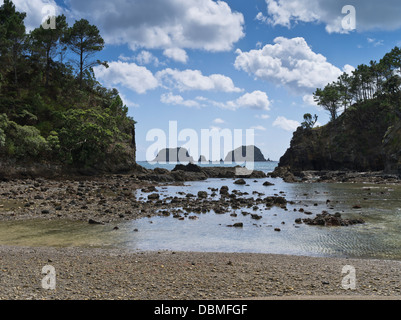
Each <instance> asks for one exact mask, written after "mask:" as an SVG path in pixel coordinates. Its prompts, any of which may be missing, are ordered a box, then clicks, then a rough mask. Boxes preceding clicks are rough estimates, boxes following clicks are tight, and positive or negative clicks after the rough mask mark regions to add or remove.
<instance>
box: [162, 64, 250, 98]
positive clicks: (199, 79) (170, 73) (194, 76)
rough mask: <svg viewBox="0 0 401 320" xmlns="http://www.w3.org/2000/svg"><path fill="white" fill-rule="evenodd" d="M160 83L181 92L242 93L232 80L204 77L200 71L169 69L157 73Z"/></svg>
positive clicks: (222, 76) (224, 77) (211, 76)
mask: <svg viewBox="0 0 401 320" xmlns="http://www.w3.org/2000/svg"><path fill="white" fill-rule="evenodd" d="M156 77H157V78H158V79H159V81H160V83H162V84H163V85H164V86H166V87H167V88H170V89H177V90H179V91H188V90H201V91H221V92H241V91H242V89H240V88H237V87H235V85H234V82H233V81H232V79H231V78H229V77H226V76H224V75H221V74H212V75H210V76H204V75H203V74H202V72H201V71H200V70H184V71H181V70H177V69H174V70H173V69H170V68H167V69H165V70H162V71H159V72H157V73H156Z"/></svg>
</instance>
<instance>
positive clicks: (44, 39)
mask: <svg viewBox="0 0 401 320" xmlns="http://www.w3.org/2000/svg"><path fill="white" fill-rule="evenodd" d="M67 28H68V24H67V19H66V17H65V16H64V15H61V16H58V17H56V29H51V28H49V29H44V28H43V26H40V27H39V28H36V29H35V30H33V31H32V32H31V34H30V38H31V40H32V49H33V51H34V52H36V53H38V54H39V56H40V57H42V58H44V60H45V61H46V76H45V78H46V80H45V86H46V87H48V85H49V76H50V69H51V63H52V61H53V58H54V56H55V55H56V54H58V53H59V52H61V51H62V50H63V48H61V49H60V50H58V48H59V47H60V41H61V39H62V38H63V37H64V35H65V33H66V31H67Z"/></svg>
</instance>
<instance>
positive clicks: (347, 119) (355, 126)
mask: <svg viewBox="0 0 401 320" xmlns="http://www.w3.org/2000/svg"><path fill="white" fill-rule="evenodd" d="M400 161H401V124H400V123H399V120H398V118H397V117H396V115H395V113H394V110H393V108H391V107H390V106H389V105H387V104H386V103H383V102H382V101H380V100H378V99H374V100H370V101H366V102H364V103H361V104H357V105H354V106H353V107H352V108H350V109H349V110H347V112H345V113H343V114H342V115H341V116H340V117H339V118H338V119H336V120H335V121H333V122H330V123H328V124H327V125H325V126H323V127H319V128H314V129H305V128H303V127H299V128H298V129H297V131H296V132H295V133H294V136H293V138H292V141H291V145H290V148H289V149H288V150H287V151H286V153H285V154H284V155H283V157H282V158H281V159H280V163H279V166H278V168H277V169H276V171H275V172H274V173H273V176H281V177H283V176H284V175H287V178H288V172H290V173H292V174H294V175H295V176H302V172H303V171H325V170H326V171H327V170H328V171H335V170H336V171H358V172H373V171H383V172H386V173H392V174H401V162H400Z"/></svg>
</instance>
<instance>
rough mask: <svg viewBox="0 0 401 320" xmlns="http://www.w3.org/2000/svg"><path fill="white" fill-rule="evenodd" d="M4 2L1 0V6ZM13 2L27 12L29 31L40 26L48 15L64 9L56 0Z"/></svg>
mask: <svg viewBox="0 0 401 320" xmlns="http://www.w3.org/2000/svg"><path fill="white" fill-rule="evenodd" d="M3 3H4V1H3V0H0V6H1V5H3ZM13 3H14V4H15V8H16V9H17V10H18V11H19V12H25V13H26V14H27V16H26V19H25V26H26V29H27V31H31V30H33V29H35V28H38V27H39V26H40V25H41V24H42V21H43V19H44V18H45V17H46V16H47V15H49V14H51V15H53V14H55V15H59V14H62V13H63V11H64V10H63V9H62V8H60V7H59V6H58V5H57V3H56V1H54V0H13ZM49 9H51V10H49Z"/></svg>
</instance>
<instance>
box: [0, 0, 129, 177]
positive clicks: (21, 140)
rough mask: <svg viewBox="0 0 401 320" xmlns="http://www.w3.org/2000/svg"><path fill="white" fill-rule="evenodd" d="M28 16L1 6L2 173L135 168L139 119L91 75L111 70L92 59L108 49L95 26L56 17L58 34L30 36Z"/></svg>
mask: <svg viewBox="0 0 401 320" xmlns="http://www.w3.org/2000/svg"><path fill="white" fill-rule="evenodd" d="M25 16H26V15H25V13H20V12H18V11H16V9H15V6H14V4H13V3H12V2H11V1H10V0H5V1H4V4H3V5H2V6H1V7H0V163H1V166H0V167H1V169H0V171H1V172H0V174H1V173H2V172H3V173H7V171H8V170H16V169H15V168H19V167H21V168H25V169H26V168H31V169H32V170H33V171H35V170H42V169H43V170H45V171H46V170H48V171H52V170H60V171H66V172H70V171H74V170H77V171H85V172H118V171H125V170H130V169H132V168H133V167H135V151H136V147H135V121H134V120H133V119H132V118H131V117H129V116H128V108H127V107H126V106H124V104H123V102H122V100H121V98H120V96H119V93H118V91H117V90H115V89H114V90H109V89H106V88H105V87H103V86H101V85H100V84H99V83H98V82H97V81H96V79H95V76H94V73H93V70H92V67H94V66H96V65H103V66H104V67H107V63H106V62H101V61H99V60H96V58H95V57H96V54H97V53H98V52H100V51H101V50H102V49H103V47H104V41H103V39H102V37H101V35H100V33H99V30H98V29H97V27H96V26H93V25H90V23H89V22H88V21H86V20H83V19H82V20H79V21H76V22H75V24H74V25H73V26H68V24H67V22H66V17H65V16H58V17H57V18H56V23H57V28H56V29H44V28H43V27H42V26H39V27H38V28H36V29H35V30H33V31H31V32H30V33H28V32H27V31H26V28H25V25H24V20H25ZM80 61H81V62H82V63H80ZM38 168H39V169H38ZM28 171H29V170H28Z"/></svg>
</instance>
